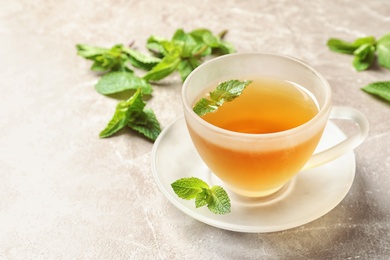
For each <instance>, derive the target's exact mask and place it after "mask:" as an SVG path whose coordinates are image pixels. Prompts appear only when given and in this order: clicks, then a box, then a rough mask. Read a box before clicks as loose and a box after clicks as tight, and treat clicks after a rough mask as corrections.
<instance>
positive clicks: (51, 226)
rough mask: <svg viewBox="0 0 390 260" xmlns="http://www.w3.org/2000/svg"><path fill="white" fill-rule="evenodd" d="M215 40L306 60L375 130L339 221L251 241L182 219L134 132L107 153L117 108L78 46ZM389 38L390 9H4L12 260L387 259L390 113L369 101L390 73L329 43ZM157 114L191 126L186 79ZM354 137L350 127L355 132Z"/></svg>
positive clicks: (1, 225) (2, 183)
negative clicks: (104, 134)
mask: <svg viewBox="0 0 390 260" xmlns="http://www.w3.org/2000/svg"><path fill="white" fill-rule="evenodd" d="M198 27H206V28H209V29H211V30H212V31H213V32H215V33H218V32H219V31H222V30H224V29H228V30H229V33H228V35H227V38H226V39H227V40H228V41H230V42H232V43H233V44H234V45H235V46H236V48H237V50H238V52H248V51H272V52H278V53H283V54H288V55H293V56H295V57H297V58H300V59H302V60H304V61H306V62H308V63H310V64H311V65H313V66H314V67H315V68H317V69H318V70H319V71H320V72H322V73H323V75H324V76H325V77H326V78H327V79H328V80H329V82H330V84H331V85H332V89H333V92H334V104H336V105H347V106H352V107H355V108H357V109H359V110H360V111H362V112H363V113H364V114H365V115H367V117H368V119H369V122H370V126H371V129H370V134H369V137H368V139H367V140H366V142H365V143H364V144H363V145H361V146H360V147H359V148H357V149H356V150H355V152H356V163H357V171H356V178H355V182H354V184H353V187H352V189H351V190H350V192H349V194H348V195H347V196H346V198H345V199H344V200H343V201H342V202H341V203H340V205H339V206H337V207H336V208H335V209H334V210H333V211H331V212H330V213H328V214H327V215H325V216H324V217H322V218H320V219H318V220H316V221H314V222H312V223H309V224H306V225H304V226H301V227H298V228H294V229H291V230H287V231H283V232H278V233H271V234H242V233H234V232H228V231H224V230H220V229H217V228H214V227H211V226H208V225H205V224H203V223H200V222H198V221H196V220H194V219H192V218H191V217H189V216H187V215H185V214H183V213H182V212H180V211H179V210H177V209H176V208H175V207H174V206H173V205H171V204H170V203H169V202H168V200H167V199H166V198H165V197H164V196H163V195H162V193H161V192H160V191H159V190H158V188H157V186H156V185H155V183H154V180H153V178H152V175H151V169H150V160H151V158H150V155H151V149H152V143H150V142H148V141H146V140H145V139H142V138H139V137H138V136H137V135H134V134H133V133H131V132H128V131H123V132H121V133H120V134H118V135H117V136H115V137H113V138H109V139H104V140H101V139H99V138H98V133H99V132H100V131H101V130H102V129H103V128H104V126H105V124H106V123H107V122H108V120H109V119H110V117H111V115H112V113H113V111H114V108H115V105H116V103H117V100H116V99H113V98H109V97H105V96H102V95H100V94H98V93H97V92H96V91H95V90H94V84H95V83H96V82H97V79H98V77H97V75H96V74H94V73H92V72H90V71H89V67H90V65H91V63H90V62H88V61H86V60H84V59H82V58H80V57H78V56H77V55H76V50H75V45H76V44H77V43H86V44H94V45H100V46H106V47H109V46H111V45H113V44H116V43H123V44H126V43H129V42H132V41H135V45H136V46H137V47H138V48H139V49H140V50H145V43H146V39H147V38H148V37H149V36H150V35H157V36H161V37H166V38H169V37H171V36H172V34H173V33H174V31H175V30H176V29H177V28H184V29H185V30H187V31H189V30H192V29H195V28H198ZM387 32H390V2H389V1H387V0H383V1H380V0H372V1H364V2H363V1H346V0H344V1H287V0H286V1H281V0H280V1H237V0H229V1H219V0H213V1H206V0H203V1H170V0H168V1H161V0H158V1H157V0H155V1H125V0H122V1H119V0H118V1H96V0H95V1H93V0H86V1H79V0H77V1H76V0H70V1H54V0H52V1H50V0H37V1H23V0H0V176H1V180H0V258H1V259H195V258H197V259H222V258H223V259H387V258H388V257H389V256H390V235H389V232H390V204H389V197H390V193H389V190H390V181H389V172H390V148H389V146H390V105H389V103H386V102H383V101H382V100H380V99H377V98H374V97H373V96H371V95H368V94H366V93H364V92H363V91H361V90H360V88H361V87H363V86H364V85H366V84H368V83H370V82H373V81H381V80H390V70H385V69H382V68H378V67H375V68H374V69H373V70H370V71H366V72H361V73H357V72H356V71H354V69H353V67H352V65H351V61H352V57H351V56H347V55H341V54H336V53H333V52H330V51H329V50H328V48H327V47H326V45H325V43H326V41H327V39H328V38H330V37H339V38H342V39H345V40H351V41H352V40H354V39H355V38H357V37H362V36H366V35H373V36H376V37H380V36H381V35H383V34H385V33H387ZM165 83H166V85H164V86H159V87H155V91H154V95H153V98H152V99H151V100H150V101H149V102H148V106H150V107H152V108H153V109H154V110H155V111H156V113H157V116H158V118H159V120H160V122H161V123H162V126H163V127H165V126H167V125H168V124H169V123H170V122H171V121H172V120H174V119H176V118H177V117H178V116H180V115H181V114H182V109H181V104H180V89H181V83H180V80H178V77H177V75H175V76H172V77H170V78H169V79H167V80H165ZM346 129H347V130H348V127H347V128H346Z"/></svg>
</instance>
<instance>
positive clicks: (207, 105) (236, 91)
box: [193, 80, 252, 116]
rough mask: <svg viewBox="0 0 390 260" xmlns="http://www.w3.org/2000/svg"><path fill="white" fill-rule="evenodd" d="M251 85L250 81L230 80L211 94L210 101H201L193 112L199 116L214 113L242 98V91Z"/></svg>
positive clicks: (203, 99) (221, 84)
mask: <svg viewBox="0 0 390 260" xmlns="http://www.w3.org/2000/svg"><path fill="white" fill-rule="evenodd" d="M250 83H252V81H250V80H245V81H239V80H229V81H226V82H222V83H220V84H219V85H218V86H217V88H216V89H215V90H214V91H212V92H210V99H207V98H202V99H200V100H199V101H198V102H197V103H196V104H195V106H194V107H193V111H194V112H195V113H196V114H197V115H199V116H203V115H205V114H207V113H210V112H214V111H216V110H217V109H218V107H220V106H222V104H223V103H224V102H230V101H233V100H234V99H235V98H237V97H238V96H240V95H241V93H242V91H244V89H245V88H246V87H247V86H248V85H249V84H250Z"/></svg>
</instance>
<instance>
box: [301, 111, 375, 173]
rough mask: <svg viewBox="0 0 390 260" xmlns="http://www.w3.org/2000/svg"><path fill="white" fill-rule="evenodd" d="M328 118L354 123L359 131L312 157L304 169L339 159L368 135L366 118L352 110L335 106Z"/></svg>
mask: <svg viewBox="0 0 390 260" xmlns="http://www.w3.org/2000/svg"><path fill="white" fill-rule="evenodd" d="M329 118H330V119H345V120H351V121H354V122H355V123H356V124H357V125H358V126H359V130H358V131H357V132H355V133H354V134H353V135H351V136H348V137H347V138H346V139H345V140H343V141H342V142H340V143H338V144H336V145H335V146H332V147H331V148H328V149H326V150H324V151H322V152H319V153H316V154H314V155H312V157H311V158H310V159H309V161H308V162H307V163H306V165H305V166H304V169H308V168H313V167H316V166H319V165H321V164H324V163H327V162H330V161H332V160H334V159H336V158H338V157H340V156H341V155H343V154H345V153H347V152H349V151H351V150H353V149H354V148H356V147H357V146H359V145H360V144H361V143H363V141H364V139H366V137H367V135H368V129H369V126H368V120H367V118H366V117H365V116H364V115H363V114H362V113H361V112H359V111H358V110H356V109H354V108H351V107H338V106H335V107H333V108H332V110H331V112H330V116H329Z"/></svg>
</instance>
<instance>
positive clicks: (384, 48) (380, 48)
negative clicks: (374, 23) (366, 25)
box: [327, 34, 390, 71]
mask: <svg viewBox="0 0 390 260" xmlns="http://www.w3.org/2000/svg"><path fill="white" fill-rule="evenodd" d="M327 45H328V47H329V49H330V50H332V51H334V52H339V53H344V54H350V55H353V56H354V59H353V62H352V64H353V67H354V68H355V69H356V70H357V71H363V70H367V69H369V68H370V67H371V66H372V65H373V64H374V62H375V57H376V56H377V57H378V63H379V65H380V66H382V67H384V68H388V69H390V34H386V35H384V36H382V37H381V38H380V39H379V40H376V39H375V37H373V36H368V37H362V38H358V39H356V40H355V41H353V42H347V41H344V40H340V39H336V38H331V39H329V40H328V42H327Z"/></svg>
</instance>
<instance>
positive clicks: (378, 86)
mask: <svg viewBox="0 0 390 260" xmlns="http://www.w3.org/2000/svg"><path fill="white" fill-rule="evenodd" d="M362 90H364V91H365V92H367V93H370V94H374V95H377V96H379V97H382V98H384V99H385V100H387V101H390V81H379V82H374V83H371V84H368V85H367V86H365V87H363V88H362Z"/></svg>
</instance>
